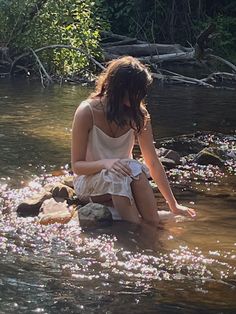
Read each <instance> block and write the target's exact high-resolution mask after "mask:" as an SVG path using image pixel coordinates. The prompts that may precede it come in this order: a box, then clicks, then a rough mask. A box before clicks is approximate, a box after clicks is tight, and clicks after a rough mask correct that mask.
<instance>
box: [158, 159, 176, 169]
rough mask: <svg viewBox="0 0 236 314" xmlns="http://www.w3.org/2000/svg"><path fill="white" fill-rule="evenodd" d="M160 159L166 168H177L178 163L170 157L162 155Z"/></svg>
mask: <svg viewBox="0 0 236 314" xmlns="http://www.w3.org/2000/svg"><path fill="white" fill-rule="evenodd" d="M160 161H161V163H162V165H163V166H164V167H165V168H166V169H172V168H175V166H176V163H175V162H174V160H172V159H169V158H165V157H160Z"/></svg>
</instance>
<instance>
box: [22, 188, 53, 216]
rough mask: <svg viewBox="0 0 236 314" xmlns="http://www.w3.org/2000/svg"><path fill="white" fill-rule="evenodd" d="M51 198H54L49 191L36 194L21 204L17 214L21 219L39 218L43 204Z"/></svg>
mask: <svg viewBox="0 0 236 314" xmlns="http://www.w3.org/2000/svg"><path fill="white" fill-rule="evenodd" d="M50 198H52V193H50V192H47V191H45V192H42V193H39V194H35V195H33V196H32V198H29V199H26V200H24V201H23V202H22V203H21V204H19V205H18V207H17V210H16V212H17V214H18V215H19V216H21V217H28V216H37V215H38V214H39V211H40V207H41V205H42V204H43V202H44V201H45V200H47V199H50Z"/></svg>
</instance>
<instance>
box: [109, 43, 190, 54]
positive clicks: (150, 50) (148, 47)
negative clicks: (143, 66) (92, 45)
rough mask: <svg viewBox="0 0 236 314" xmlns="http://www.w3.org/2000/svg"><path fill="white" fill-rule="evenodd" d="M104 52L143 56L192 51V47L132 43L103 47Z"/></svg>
mask: <svg viewBox="0 0 236 314" xmlns="http://www.w3.org/2000/svg"><path fill="white" fill-rule="evenodd" d="M104 50H105V51H106V53H108V54H114V55H119V56H121V55H129V56H133V57H144V56H153V55H166V54H168V55H169V54H178V53H183V52H192V51H194V49H193V48H186V47H182V46H181V45H178V44H175V45H162V44H134V45H122V46H120V45H118V46H117V45H116V46H114V45H113V46H111V47H109V46H107V47H105V48H104Z"/></svg>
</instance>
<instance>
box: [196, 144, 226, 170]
mask: <svg viewBox="0 0 236 314" xmlns="http://www.w3.org/2000/svg"><path fill="white" fill-rule="evenodd" d="M193 161H194V162H196V163H198V164H199V165H209V164H211V165H215V166H219V167H222V166H223V165H224V161H223V160H222V159H221V158H220V157H219V156H218V155H217V154H216V153H215V152H213V151H212V150H210V149H208V148H204V149H203V150H201V151H200V152H199V153H198V154H197V156H196V157H195V158H194V160H193Z"/></svg>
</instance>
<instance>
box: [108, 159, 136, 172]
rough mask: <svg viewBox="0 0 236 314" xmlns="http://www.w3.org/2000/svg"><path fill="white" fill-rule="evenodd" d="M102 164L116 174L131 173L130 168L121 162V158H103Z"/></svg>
mask: <svg viewBox="0 0 236 314" xmlns="http://www.w3.org/2000/svg"><path fill="white" fill-rule="evenodd" d="M103 166H104V168H105V169H107V170H110V171H112V172H114V173H116V174H117V175H123V176H130V175H131V169H130V168H129V167H128V166H127V165H125V164H124V163H123V162H122V159H103Z"/></svg>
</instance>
